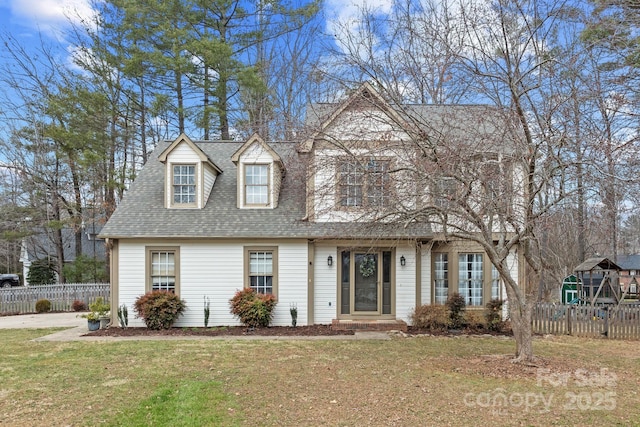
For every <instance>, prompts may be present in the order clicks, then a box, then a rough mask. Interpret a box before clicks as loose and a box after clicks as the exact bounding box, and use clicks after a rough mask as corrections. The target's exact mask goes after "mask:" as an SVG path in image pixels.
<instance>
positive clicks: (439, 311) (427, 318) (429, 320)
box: [411, 304, 449, 332]
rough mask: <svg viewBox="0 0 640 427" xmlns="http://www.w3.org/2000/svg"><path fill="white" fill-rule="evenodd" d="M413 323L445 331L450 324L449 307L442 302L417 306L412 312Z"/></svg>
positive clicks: (414, 325) (436, 330)
mask: <svg viewBox="0 0 640 427" xmlns="http://www.w3.org/2000/svg"><path fill="white" fill-rule="evenodd" d="M411 325H412V326H413V327H415V328H419V329H428V330H430V331H434V332H442V331H445V330H446V329H447V327H448V326H449V313H448V312H447V307H445V306H444V305H440V304H435V305H421V306H419V307H416V308H415V309H414V310H413V313H411Z"/></svg>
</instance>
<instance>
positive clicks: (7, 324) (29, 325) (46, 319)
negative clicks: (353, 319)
mask: <svg viewBox="0 0 640 427" xmlns="http://www.w3.org/2000/svg"><path fill="white" fill-rule="evenodd" d="M60 327H67V328H68V329H64V330H62V331H59V332H55V333H53V334H51V335H46V336H44V337H40V338H36V339H35V340H34V341H103V342H109V341H154V340H155V341H157V340H163V341H164V340H167V341H168V340H173V341H176V340H183V341H184V340H187V341H192V340H239V341H246V340H277V341H295V340H363V339H364V340H372V339H373V340H389V339H391V337H390V336H389V335H388V334H387V333H386V332H356V333H355V335H329V336H272V337H266V336H251V335H244V336H219V337H207V336H139V337H83V336H82V335H84V334H86V333H87V332H88V330H87V319H85V318H82V317H80V315H78V314H77V313H42V314H23V315H19V316H0V329H41V328H60Z"/></svg>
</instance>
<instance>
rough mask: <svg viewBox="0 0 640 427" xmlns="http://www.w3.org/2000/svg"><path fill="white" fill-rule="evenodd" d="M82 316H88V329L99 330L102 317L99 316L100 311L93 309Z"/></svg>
mask: <svg viewBox="0 0 640 427" xmlns="http://www.w3.org/2000/svg"><path fill="white" fill-rule="evenodd" d="M82 317H86V318H87V329H89V331H97V330H98V329H100V317H99V316H98V313H95V312H93V311H92V312H89V313H87V314H83V315H82Z"/></svg>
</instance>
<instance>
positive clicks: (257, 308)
mask: <svg viewBox="0 0 640 427" xmlns="http://www.w3.org/2000/svg"><path fill="white" fill-rule="evenodd" d="M276 304H277V301H276V298H275V297H274V296H273V295H271V294H259V293H256V292H255V291H254V290H253V289H251V288H244V289H242V290H240V291H238V292H236V294H235V295H234V296H233V298H231V300H229V305H230V306H231V314H233V315H234V316H236V317H238V318H239V319H240V321H241V322H242V324H244V325H245V326H247V327H250V328H257V327H266V326H269V323H271V317H272V316H273V309H274V308H275V306H276Z"/></svg>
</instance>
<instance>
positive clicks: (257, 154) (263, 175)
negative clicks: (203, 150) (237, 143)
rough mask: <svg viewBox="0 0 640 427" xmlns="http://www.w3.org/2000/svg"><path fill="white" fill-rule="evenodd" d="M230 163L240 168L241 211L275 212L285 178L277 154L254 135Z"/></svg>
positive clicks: (238, 194) (239, 202)
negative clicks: (273, 210)
mask: <svg viewBox="0 0 640 427" xmlns="http://www.w3.org/2000/svg"><path fill="white" fill-rule="evenodd" d="M231 161H232V162H233V163H235V164H236V165H237V166H238V169H237V171H238V175H237V176H238V188H237V190H238V192H237V201H238V204H237V206H238V208H239V209H275V208H276V207H277V206H278V198H279V195H280V187H281V185H282V177H283V176H284V168H283V167H282V159H280V156H279V155H278V153H276V152H275V151H274V150H273V148H271V147H270V146H269V144H267V143H266V142H264V141H263V140H262V138H260V136H259V135H258V134H254V135H253V136H252V137H251V138H249V139H248V140H247V142H245V143H244V144H242V147H240V148H238V150H237V151H236V152H235V153H233V156H231Z"/></svg>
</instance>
